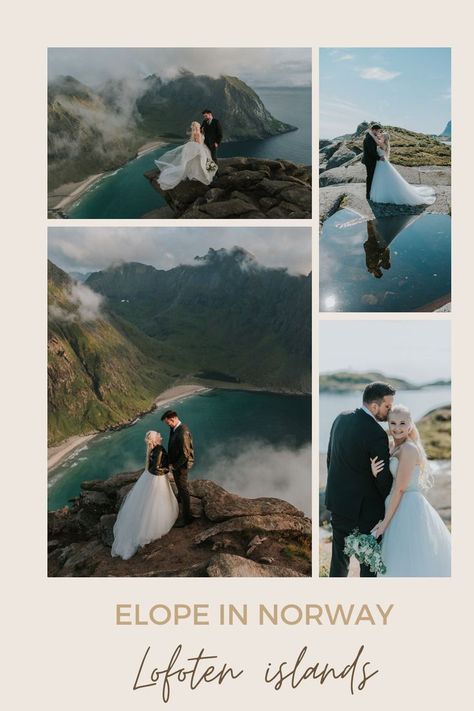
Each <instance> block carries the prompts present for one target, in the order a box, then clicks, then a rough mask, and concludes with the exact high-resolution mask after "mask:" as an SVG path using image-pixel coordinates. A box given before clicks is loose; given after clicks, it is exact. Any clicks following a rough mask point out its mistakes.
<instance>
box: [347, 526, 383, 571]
mask: <svg viewBox="0 0 474 711" xmlns="http://www.w3.org/2000/svg"><path fill="white" fill-rule="evenodd" d="M344 553H345V554H346V555H348V556H352V555H353V556H355V557H356V558H357V560H358V561H359V563H361V564H362V565H366V566H367V567H368V568H370V570H371V571H372V573H377V574H378V575H385V573H386V572H387V568H386V566H385V563H384V562H383V559H382V549H381V547H380V544H379V543H377V539H376V538H374V536H373V535H372V534H371V533H359V530H358V529H357V528H356V529H355V531H353V532H352V533H351V534H350V535H349V536H346V540H345V545H344Z"/></svg>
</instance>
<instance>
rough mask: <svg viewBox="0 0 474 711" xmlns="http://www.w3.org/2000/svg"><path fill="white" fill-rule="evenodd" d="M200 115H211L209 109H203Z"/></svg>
mask: <svg viewBox="0 0 474 711" xmlns="http://www.w3.org/2000/svg"><path fill="white" fill-rule="evenodd" d="M202 113H203V115H204V114H212V110H211V109H203V110H202Z"/></svg>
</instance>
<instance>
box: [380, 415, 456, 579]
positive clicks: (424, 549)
mask: <svg viewBox="0 0 474 711" xmlns="http://www.w3.org/2000/svg"><path fill="white" fill-rule="evenodd" d="M388 422H389V433H390V435H391V436H392V438H393V446H392V449H391V457H390V470H391V472H392V474H393V477H394V482H393V485H392V489H391V491H390V494H389V495H388V497H387V499H386V501H385V517H384V519H383V521H379V523H378V524H377V525H376V526H375V527H374V528H373V529H372V531H371V533H372V534H373V535H374V536H375V537H376V538H378V537H379V536H382V535H383V538H382V558H383V561H384V563H385V565H386V567H387V572H386V573H385V575H386V576H388V577H407V578H408V577H449V576H450V575H451V534H450V533H449V531H448V529H447V528H446V526H445V524H444V522H443V520H442V519H441V517H440V516H439V514H438V513H437V512H436V511H435V509H434V508H433V507H432V506H431V504H429V503H428V501H427V500H426V498H425V497H424V495H423V493H422V490H423V489H426V488H427V487H428V486H430V484H431V481H430V479H431V477H430V472H429V464H428V460H427V457H426V453H425V450H424V448H423V445H422V443H421V440H420V436H419V434H418V430H417V428H416V426H415V425H414V423H413V420H412V417H411V415H410V412H409V410H408V409H407V408H406V407H404V406H403V405H398V406H395V407H394V408H393V409H392V410H391V412H390V414H389V418H388ZM383 466H384V464H383V461H381V460H378V459H377V457H374V459H373V460H371V467H372V473H373V475H374V476H375V477H376V476H377V475H378V473H379V472H380V471H382V469H383Z"/></svg>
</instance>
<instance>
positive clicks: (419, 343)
mask: <svg viewBox="0 0 474 711" xmlns="http://www.w3.org/2000/svg"><path fill="white" fill-rule="evenodd" d="M450 333H451V324H450V323H449V321H445V320H444V319H442V320H441V319H440V320H437V321H435V320H429V321H423V320H420V319H416V320H413V321H412V320H408V321H395V320H393V321H392V320H387V321H381V320H375V319H371V320H370V321H369V320H365V321H364V320H360V321H352V320H351V321H343V320H339V319H338V320H337V321H329V320H328V321H326V320H324V321H321V322H320V325H319V370H320V372H321V373H330V372H332V371H335V370H355V371H364V370H378V371H381V372H382V373H384V374H386V375H389V376H390V375H391V376H399V377H401V378H406V379H407V380H410V381H411V382H414V383H420V384H421V383H426V382H430V381H433V380H437V379H439V378H442V379H449V378H450V377H451V336H450Z"/></svg>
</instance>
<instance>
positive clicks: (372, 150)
mask: <svg viewBox="0 0 474 711" xmlns="http://www.w3.org/2000/svg"><path fill="white" fill-rule="evenodd" d="M381 132H382V126H380V124H378V123H374V124H372V126H371V127H370V128H369V130H368V131H366V133H365V138H364V143H363V150H364V154H363V156H362V163H363V164H364V165H365V169H366V171H367V178H366V181H365V197H366V198H367V200H370V189H371V187H372V181H373V179H374V173H375V167H376V165H377V161H378V160H384V158H382V157H381V156H379V154H378V153H377V144H376V142H375V140H374V138H373V136H372V135H371V134H372V133H373V134H374V135H375V136H377V137H378V136H379V134H380V133H381Z"/></svg>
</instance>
